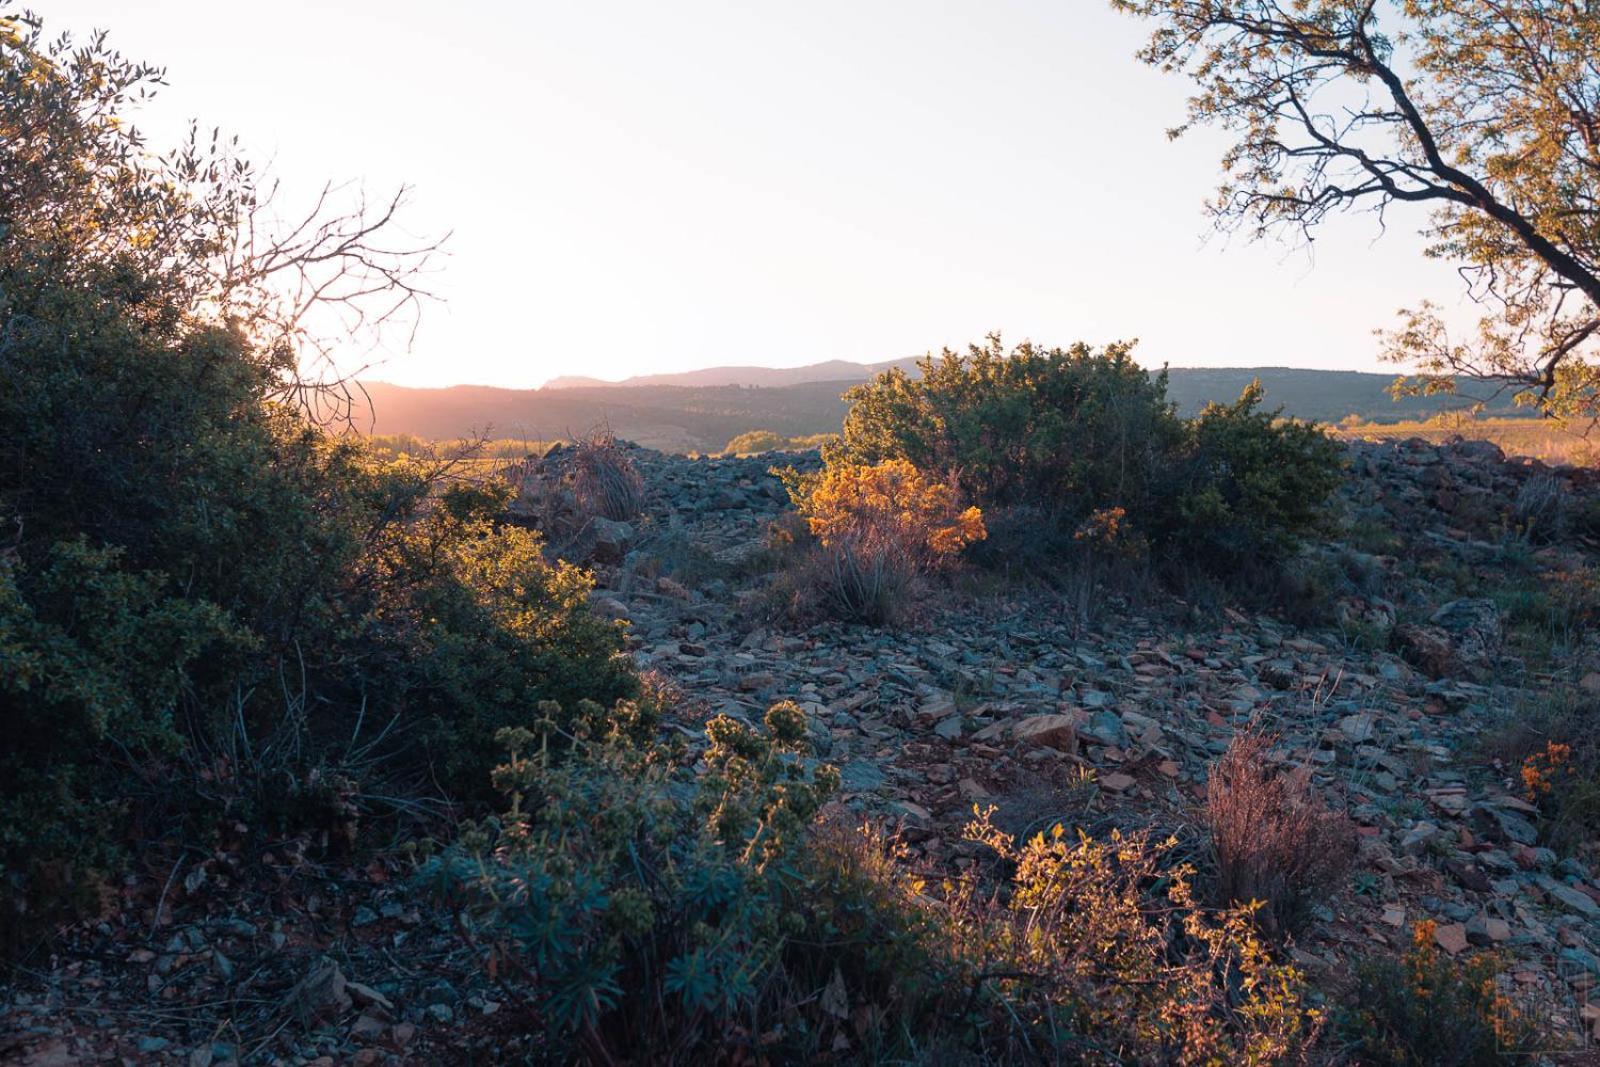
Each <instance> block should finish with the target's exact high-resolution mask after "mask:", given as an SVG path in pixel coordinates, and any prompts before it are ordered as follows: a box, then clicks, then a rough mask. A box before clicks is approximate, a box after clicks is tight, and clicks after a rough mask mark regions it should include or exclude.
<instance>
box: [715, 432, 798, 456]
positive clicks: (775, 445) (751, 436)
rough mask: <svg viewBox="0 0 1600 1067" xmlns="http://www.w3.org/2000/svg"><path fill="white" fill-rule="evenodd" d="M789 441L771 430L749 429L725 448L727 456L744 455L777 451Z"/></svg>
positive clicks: (724, 452)
mask: <svg viewBox="0 0 1600 1067" xmlns="http://www.w3.org/2000/svg"><path fill="white" fill-rule="evenodd" d="M787 443H788V442H787V441H786V440H785V439H784V438H783V437H782V436H781V435H779V434H775V433H773V432H772V431H771V430H747V431H746V432H744V433H742V434H740V435H739V436H737V437H735V438H733V439H732V440H730V441H729V442H728V443H727V445H726V446H725V447H724V448H723V450H722V454H723V455H725V456H744V455H749V454H751V453H754V452H777V451H779V450H780V449H782V448H783V447H784V445H786V444H787Z"/></svg>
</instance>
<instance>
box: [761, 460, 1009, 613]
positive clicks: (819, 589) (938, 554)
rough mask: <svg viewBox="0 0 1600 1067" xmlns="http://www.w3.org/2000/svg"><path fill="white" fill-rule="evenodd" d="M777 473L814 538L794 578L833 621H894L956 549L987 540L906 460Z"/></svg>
mask: <svg viewBox="0 0 1600 1067" xmlns="http://www.w3.org/2000/svg"><path fill="white" fill-rule="evenodd" d="M780 473H781V474H782V476H783V477H784V480H785V482H786V484H787V486H788V489H789V494H790V498H791V499H792V500H793V501H794V504H795V508H796V510H797V511H798V512H799V514H800V516H801V517H802V518H803V519H804V520H805V522H806V525H807V527H808V529H809V531H810V533H811V535H812V536H813V537H815V538H816V548H815V549H814V550H813V551H812V552H811V553H809V554H808V556H807V557H806V558H805V559H804V560H803V561H802V562H801V564H800V567H801V571H800V574H801V577H802V579H803V582H804V584H807V585H810V586H812V587H814V588H815V590H816V598H817V600H818V601H819V602H820V603H821V604H822V605H823V607H824V609H825V610H826V612H827V613H828V614H829V615H831V616H832V617H835V618H840V619H846V620H859V621H862V622H868V623H881V622H886V621H889V620H891V619H893V618H895V617H896V616H897V615H898V614H899V613H901V612H902V611H903V610H904V608H905V606H906V604H907V602H908V601H909V600H910V599H911V598H912V597H913V595H914V586H915V583H917V582H918V581H919V580H921V579H922V578H924V577H926V576H927V575H930V574H933V573H935V572H937V571H940V570H943V569H946V568H948V567H949V566H950V565H951V564H952V563H953V561H954V560H955V558H956V557H957V556H958V555H959V554H960V552H961V550H962V549H964V548H966V547H967V546H968V545H970V544H972V543H974V542H976V541H981V540H983V538H984V537H986V536H987V531H986V530H985V529H984V525H983V514H982V513H981V512H980V511H979V510H978V509H977V508H975V507H962V505H961V501H960V497H959V495H958V493H957V491H956V489H955V488H954V487H953V486H951V485H948V484H941V483H939V482H936V481H934V480H932V479H930V478H928V477H926V476H925V475H923V474H922V473H921V472H920V471H918V470H917V469H916V468H915V467H913V466H912V465H911V464H910V463H908V462H906V461H905V460H886V461H884V462H882V463H878V464H875V465H873V466H854V465H847V464H835V465H833V466H831V467H828V468H826V469H824V470H822V471H819V472H817V473H815V474H809V475H801V474H798V473H796V472H794V471H793V470H788V471H783V472H780Z"/></svg>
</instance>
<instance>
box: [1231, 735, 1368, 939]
mask: <svg viewBox="0 0 1600 1067" xmlns="http://www.w3.org/2000/svg"><path fill="white" fill-rule="evenodd" d="M1274 741H1275V738H1273V737H1272V736H1270V735H1268V734H1263V733H1259V732H1256V731H1254V730H1247V731H1244V732H1242V733H1240V734H1238V735H1236V736H1235V737H1234V739H1233V742H1232V743H1231V744H1230V745H1229V746H1228V751H1227V752H1225V753H1224V754H1223V755H1222V757H1221V758H1220V759H1218V760H1217V762H1216V763H1215V764H1213V765H1212V768H1211V776H1210V779H1209V780H1208V782H1207V783H1206V804H1205V811H1204V819H1205V823H1206V826H1207V829H1209V830H1210V832H1211V843H1212V849H1213V852H1214V854H1215V857H1216V865H1217V880H1218V895H1219V896H1220V897H1221V899H1222V900H1223V901H1224V902H1226V903H1232V904H1250V903H1252V902H1253V901H1260V902H1261V903H1262V905H1263V906H1262V908H1261V911H1260V915H1261V917H1262V919H1263V921H1264V923H1265V925H1266V926H1267V927H1268V928H1269V929H1272V930H1277V931H1282V930H1285V929H1287V928H1288V927H1291V926H1292V925H1294V923H1295V922H1296V921H1297V920H1298V919H1299V918H1300V917H1301V913H1302V912H1303V911H1304V909H1305V906H1306V905H1307V904H1308V903H1309V902H1310V901H1311V900H1312V899H1313V898H1314V897H1315V896H1316V895H1317V894H1318V893H1319V892H1322V891H1325V890H1327V889H1330V888H1332V887H1333V885H1334V884H1335V883H1336V882H1337V881H1338V880H1339V879H1340V878H1341V877H1342V876H1343V875H1344V873H1345V871H1346V870H1348V869H1349V866H1350V863H1351V861H1352V859H1353V858H1354V855H1355V829H1354V827H1353V825H1352V824H1351V822H1350V820H1349V819H1348V818H1347V817H1346V816H1345V815H1343V814H1342V813H1339V812H1334V811H1330V810H1328V808H1327V806H1326V805H1324V804H1323V802H1322V801H1321V799H1320V798H1318V797H1317V796H1316V795H1315V794H1314V793H1313V792H1312V789H1311V784H1310V778H1309V775H1308V774H1306V773H1304V772H1303V771H1288V772H1280V771H1277V770H1274V769H1273V768H1272V767H1271V766H1269V764H1268V762H1267V754H1268V752H1270V751H1271V749H1272V746H1273V744H1274Z"/></svg>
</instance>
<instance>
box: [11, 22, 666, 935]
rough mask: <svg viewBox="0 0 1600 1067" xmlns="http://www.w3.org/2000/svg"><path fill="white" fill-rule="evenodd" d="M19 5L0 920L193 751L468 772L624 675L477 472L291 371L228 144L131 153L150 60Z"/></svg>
mask: <svg viewBox="0 0 1600 1067" xmlns="http://www.w3.org/2000/svg"><path fill="white" fill-rule="evenodd" d="M41 32H42V31H39V30H37V29H30V28H28V26H27V25H25V24H24V23H22V22H20V21H17V20H15V19H9V18H6V17H3V15H0V190H4V195H5V199H4V201H3V202H0V530H3V533H0V781H4V782H5V783H6V787H5V790H4V795H3V797H0V927H3V926H5V925H7V921H8V920H11V921H16V922H15V925H17V926H18V927H21V926H26V927H28V928H30V929H33V930H36V931H38V930H42V929H43V928H44V927H43V926H42V925H41V924H40V922H39V921H38V919H39V916H37V915H36V914H35V915H29V914H28V909H30V908H34V909H36V908H38V907H39V906H41V905H42V904H45V903H47V902H50V901H56V902H61V901H63V900H64V899H65V897H66V895H67V894H66V893H65V890H66V889H67V888H69V887H70V888H73V889H75V890H77V891H79V892H80V894H83V895H87V894H90V893H92V892H93V890H94V879H93V877H92V872H94V871H96V870H99V871H109V870H110V869H111V868H112V867H113V866H114V864H115V862H116V854H117V845H118V844H119V843H120V841H121V839H122V838H123V836H124V834H125V831H127V830H128V828H129V822H128V819H127V818H125V816H131V815H132V814H134V811H133V809H135V808H138V809H142V810H141V811H140V812H139V813H138V814H140V816H141V817H142V818H143V819H144V820H145V821H146V822H147V823H148V824H149V825H151V826H152V827H159V828H160V829H162V830H164V829H166V828H168V827H170V826H174V825H181V824H182V822H183V820H182V818H178V819H176V820H174V819H169V818H166V815H169V814H171V815H177V816H182V815H183V814H184V813H183V812H182V811H176V812H174V811H172V810H171V806H172V805H174V804H176V803H178V802H180V801H182V800H183V798H184V797H185V796H186V795H187V796H189V798H190V799H199V798H198V793H199V792H200V790H199V788H198V783H200V782H201V781H204V782H205V783H206V785H205V789H204V792H205V793H206V799H207V800H208V801H210V802H211V803H212V809H211V811H210V814H216V811H215V804H216V803H221V804H223V805H226V806H229V807H231V809H232V814H234V815H235V816H236V817H239V818H243V819H244V820H245V821H247V822H250V821H254V819H255V818H270V817H272V813H274V812H278V813H281V812H284V811H287V810H288V808H289V806H288V805H285V804H282V803H277V802H276V800H275V797H274V794H275V793H282V792H284V791H289V792H295V791H297V790H301V789H302V787H303V785H304V783H305V782H306V781H308V780H309V779H310V778H311V777H313V776H315V775H317V774H318V773H319V772H320V769H323V768H327V767H329V766H336V767H339V768H341V770H342V773H343V774H344V775H345V776H347V777H350V778H351V779H352V780H354V781H356V782H357V784H358V785H359V784H360V783H361V782H362V781H364V780H370V779H371V778H373V777H375V776H378V775H383V776H385V777H388V778H390V779H400V780H403V781H409V782H411V783H413V784H420V783H422V782H425V781H426V782H438V783H441V784H443V785H444V786H445V787H446V788H447V789H448V790H449V791H451V793H452V794H453V795H454V796H455V797H456V798H459V799H470V798H471V797H472V795H473V794H474V793H479V794H481V793H484V792H487V789H486V783H487V779H488V771H489V769H490V768H491V767H492V766H493V763H494V762H495V758H494V753H493V747H494V746H493V744H492V738H493V735H494V733H495V731H496V730H497V729H499V728H501V727H503V726H507V725H515V724H518V723H526V722H527V721H529V719H530V717H531V716H532V714H533V713H532V709H533V708H534V707H535V705H536V704H537V703H538V702H539V701H542V700H559V701H561V702H562V703H563V704H564V705H565V706H568V707H573V708H577V707H580V706H581V707H586V708H592V707H600V708H604V709H610V708H611V707H612V706H613V705H615V704H616V703H617V702H618V701H619V700H622V699H624V698H628V697H631V696H633V695H634V693H635V691H636V689H637V683H636V681H635V679H634V677H633V674H632V672H631V670H630V669H629V668H628V666H627V663H626V661H625V660H624V659H623V658H622V657H621V647H622V641H621V634H620V632H619V630H618V629H617V627H616V625H615V624H612V623H607V622H602V621H600V620H597V619H595V618H594V617H592V616H591V615H590V614H589V613H588V611H587V608H586V601H587V594H588V591H589V582H588V579H587V577H586V576H584V575H583V574H581V573H579V572H577V571H576V570H573V569H572V568H569V567H566V566H562V565H552V564H549V563H546V562H545V560H544V559H543V558H542V556H541V555H540V550H539V543H538V541H537V540H536V539H535V538H534V537H533V536H531V535H529V534H528V533H526V532H523V531H519V530H509V529H498V528H496V527H494V526H493V525H492V524H491V522H490V521H489V516H490V515H491V514H493V513H494V512H495V511H496V510H498V509H499V508H500V507H502V506H503V505H504V502H505V490H504V489H503V488H497V487H494V486H471V485H465V484H462V485H455V486H451V485H448V484H446V483H444V482H442V481H441V479H440V476H439V475H440V470H439V468H438V467H430V466H429V465H428V464H427V463H426V462H424V461H421V460H414V459H410V458H406V457H400V458H398V459H394V460H389V461H383V460H379V459H377V458H375V457H373V456H370V455H368V454H367V453H366V452H365V450H364V448H363V447H362V446H361V445H360V443H359V442H358V441H356V440H354V439H351V438H346V437H341V436H337V435H334V434H331V433H329V432H326V431H324V430H323V429H321V428H319V427H318V426H317V425H315V424H314V423H313V422H312V421H310V420H309V419H308V418H307V416H306V414H305V413H304V412H305V408H303V407H301V406H290V405H289V404H288V403H287V401H288V400H290V399H292V398H293V397H295V396H296V395H300V396H305V390H304V389H303V386H304V384H305V383H303V382H301V381H300V380H299V378H298V377H297V372H296V367H297V363H298V360H297V356H296V349H295V347H294V342H295V340H296V338H297V336H298V335H297V334H296V332H295V330H294V325H293V322H292V321H285V320H283V319H278V318H274V317H273V309H274V305H273V304H272V300H273V297H272V295H271V293H272V291H273V288H274V286H273V283H272V282H270V281H269V280H268V279H266V278H265V277H263V276H261V275H259V274H253V273H251V268H249V267H245V268H238V267H237V266H236V265H237V264H239V263H241V262H245V263H248V259H247V258H241V257H242V256H243V250H242V249H243V246H242V241H243V237H242V235H241V233H240V232H239V229H238V228H239V227H241V226H244V225H245V224H246V223H247V222H248V221H249V215H248V210H249V208H250V206H251V205H252V204H254V203H256V200H255V198H254V190H253V187H252V186H251V184H250V177H249V173H250V172H249V170H248V167H246V166H245V165H244V164H242V163H240V162H238V161H236V160H233V159H231V158H228V157H225V156H224V157H217V158H208V157H205V156H204V155H203V154H197V153H196V150H195V149H193V147H191V148H190V149H188V150H185V151H181V152H180V153H179V154H178V155H177V156H176V157H172V158H170V159H167V160H156V159H154V158H152V157H151V156H150V155H149V154H148V153H147V152H146V151H145V150H144V148H143V146H142V144H141V143H140V142H139V141H138V139H137V137H136V135H135V134H133V133H132V132H131V127H130V126H129V125H128V124H127V122H126V121H125V120H124V119H122V118H120V117H119V111H120V110H121V109H122V108H123V107H124V106H125V103H126V101H127V100H129V99H132V98H136V97H137V95H138V94H139V93H140V92H141V91H142V90H143V88H144V87H145V86H146V85H147V83H148V82H149V81H150V80H151V78H153V77H154V72H153V71H151V70H149V69H148V68H143V67H138V66H135V65H132V64H128V63H126V62H124V61H123V60H121V59H120V58H119V57H117V56H116V55H115V54H114V53H110V52H107V51H106V50H105V49H104V47H103V45H102V44H99V43H94V44H91V45H90V46H88V47H84V48H78V47H76V46H74V45H72V44H71V43H70V42H64V43H59V44H52V45H45V44H43V43H42V38H41V36H40V33H41ZM24 131H33V134H37V135H28V136H24V135H23V133H24ZM335 225H336V224H335ZM260 236H261V235H260V234H259V233H258V234H257V237H258V239H259V238H260ZM362 254H365V253H362ZM585 700H589V701H592V702H595V703H590V704H585V703H584V701H585ZM601 714H602V715H605V714H610V713H609V712H602V713H601ZM621 714H622V715H623V717H625V718H627V719H628V720H629V721H636V720H638V719H639V718H640V716H641V714H642V713H641V712H639V711H638V709H636V708H633V707H632V706H631V705H625V706H624V711H623V712H622V713H621ZM186 783H187V784H188V785H189V786H191V787H193V788H190V789H187V790H186V789H185V785H186ZM278 799H281V798H278ZM132 801H138V803H137V804H134V803H131V802H132ZM195 813H196V814H197V815H198V816H199V817H201V818H202V819H205V817H206V814H207V812H206V811H205V810H204V809H196V811H195ZM274 829H276V828H274ZM23 916H26V918H21V921H17V920H19V918H20V917H23ZM3 933H4V931H3V930H0V934H3Z"/></svg>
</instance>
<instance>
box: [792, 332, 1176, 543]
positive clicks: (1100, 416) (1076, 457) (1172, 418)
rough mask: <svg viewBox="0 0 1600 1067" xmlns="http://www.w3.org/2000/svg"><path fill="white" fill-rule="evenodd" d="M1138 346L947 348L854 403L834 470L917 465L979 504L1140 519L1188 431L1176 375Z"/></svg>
mask: <svg viewBox="0 0 1600 1067" xmlns="http://www.w3.org/2000/svg"><path fill="white" fill-rule="evenodd" d="M1132 352H1133V346H1132V345H1131V344H1122V343H1119V344H1113V345H1110V346H1108V347H1107V348H1105V349H1104V350H1102V351H1098V352H1097V351H1095V350H1093V349H1091V348H1090V347H1089V346H1088V345H1084V344H1077V345H1074V346H1073V347H1072V348H1070V349H1065V350H1063V349H1059V348H1057V349H1048V350H1046V349H1042V348H1038V347H1036V346H1034V345H1033V344H1031V343H1029V342H1024V343H1023V344H1021V345H1018V346H1017V347H1016V348H1014V349H1013V350H1012V351H1011V352H1010V353H1007V352H1005V351H1004V349H1003V348H1002V347H1001V343H1000V338H999V337H998V336H992V337H990V338H989V340H988V343H987V344H985V345H983V346H978V345H973V346H971V347H970V348H969V349H968V352H967V353H966V354H965V355H961V354H958V353H956V352H953V351H951V350H949V349H946V350H944V352H943V353H942V354H941V355H940V357H939V358H937V359H935V358H933V357H932V356H930V357H928V358H927V359H925V360H923V361H922V363H921V365H920V366H921V376H920V377H917V378H913V377H911V376H910V375H908V374H906V373H905V372H904V371H902V370H900V369H898V368H891V369H890V370H888V371H886V372H884V373H883V374H881V375H879V376H878V378H877V379H876V380H874V381H872V382H869V383H866V384H864V385H859V386H856V387H855V388H853V389H851V390H850V391H849V392H848V393H846V394H845V399H846V400H847V401H849V403H850V410H849V412H848V413H847V414H846V415H845V421H844V429H843V434H842V437H841V439H840V441H839V442H838V444H837V445H835V446H833V447H830V448H827V449H825V451H824V458H825V459H827V460H828V462H829V463H830V465H831V464H833V463H837V462H840V461H845V462H849V463H855V464H868V465H871V464H876V463H881V462H883V461H885V460H890V459H904V460H909V461H910V462H911V463H912V464H914V465H915V466H917V467H918V468H920V469H922V470H926V471H938V472H944V473H948V474H950V475H952V476H954V477H955V479H956V480H957V482H958V483H959V485H960V487H961V489H962V492H963V494H964V495H965V496H966V497H967V498H968V499H971V500H977V501H981V502H984V503H988V504H992V505H996V506H1005V505H1016V504H1041V505H1045V506H1048V507H1050V508H1052V509H1053V510H1055V511H1056V512H1058V513H1059V514H1060V515H1061V518H1062V522H1063V523H1064V524H1066V525H1069V526H1076V525H1077V524H1078V523H1080V522H1082V521H1083V520H1084V519H1086V518H1087V517H1088V516H1089V514H1090V513H1091V512H1092V511H1094V510H1096V509H1097V508H1100V507H1105V506H1110V505H1115V504H1124V505H1125V506H1127V507H1128V508H1129V510H1130V511H1134V510H1135V508H1136V506H1137V505H1138V504H1141V503H1143V502H1144V501H1145V500H1146V499H1147V498H1148V497H1149V496H1150V495H1151V493H1152V492H1153V489H1154V486H1153V482H1154V479H1155V478H1156V476H1157V475H1158V473H1159V461H1160V458H1161V457H1163V456H1165V455H1166V454H1168V453H1169V452H1170V451H1172V450H1173V449H1175V448H1176V447H1177V446H1178V443H1179V441H1180V439H1181V437H1182V425H1181V423H1180V421H1179V420H1178V418H1177V417H1176V415H1175V414H1174V412H1173V408H1172V405H1171V404H1170V403H1168V401H1167V399H1166V377H1165V375H1164V374H1160V375H1156V376H1154V377H1152V376H1150V375H1149V374H1147V373H1146V372H1145V371H1144V369H1143V368H1141V367H1140V366H1139V365H1138V364H1137V363H1135V362H1134V361H1133V355H1132Z"/></svg>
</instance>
